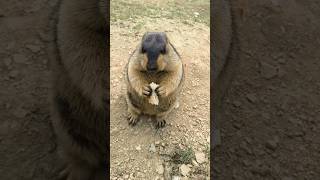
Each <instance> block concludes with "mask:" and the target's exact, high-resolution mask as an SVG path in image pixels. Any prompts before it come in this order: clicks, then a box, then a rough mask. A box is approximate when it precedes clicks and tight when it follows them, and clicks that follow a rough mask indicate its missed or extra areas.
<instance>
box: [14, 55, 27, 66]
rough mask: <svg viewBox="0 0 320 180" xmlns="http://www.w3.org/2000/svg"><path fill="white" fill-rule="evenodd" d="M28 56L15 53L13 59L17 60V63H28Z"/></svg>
mask: <svg viewBox="0 0 320 180" xmlns="http://www.w3.org/2000/svg"><path fill="white" fill-rule="evenodd" d="M27 60H28V59H27V57H26V56H24V55H22V54H15V55H13V61H14V62H15V63H22V64H23V63H26V62H27Z"/></svg>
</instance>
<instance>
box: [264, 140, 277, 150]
mask: <svg viewBox="0 0 320 180" xmlns="http://www.w3.org/2000/svg"><path fill="white" fill-rule="evenodd" d="M266 147H267V148H268V149H270V150H272V151H274V150H276V149H277V147H278V141H277V140H269V141H267V143H266Z"/></svg>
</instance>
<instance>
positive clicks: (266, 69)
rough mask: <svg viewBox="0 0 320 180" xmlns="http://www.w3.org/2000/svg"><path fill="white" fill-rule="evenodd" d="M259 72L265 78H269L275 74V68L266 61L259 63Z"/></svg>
mask: <svg viewBox="0 0 320 180" xmlns="http://www.w3.org/2000/svg"><path fill="white" fill-rule="evenodd" d="M261 74H262V76H263V77H264V78H266V79H271V78H273V77H275V76H276V75H277V69H276V68H275V67H274V66H271V65H270V64H267V63H261Z"/></svg>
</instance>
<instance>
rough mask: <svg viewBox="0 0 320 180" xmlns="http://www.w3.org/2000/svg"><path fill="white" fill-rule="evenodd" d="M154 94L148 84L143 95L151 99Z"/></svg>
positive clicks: (143, 88)
mask: <svg viewBox="0 0 320 180" xmlns="http://www.w3.org/2000/svg"><path fill="white" fill-rule="evenodd" d="M151 94H152V89H151V87H150V85H149V84H146V85H144V86H143V87H142V95H143V96H145V97H149V96H151Z"/></svg>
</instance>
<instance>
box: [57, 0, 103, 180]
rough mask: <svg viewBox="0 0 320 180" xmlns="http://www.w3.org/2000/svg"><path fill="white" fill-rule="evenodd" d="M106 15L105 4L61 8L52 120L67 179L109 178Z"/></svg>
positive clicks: (92, 0)
mask: <svg viewBox="0 0 320 180" xmlns="http://www.w3.org/2000/svg"><path fill="white" fill-rule="evenodd" d="M108 11H109V10H108V8H107V1H106V0H62V1H61V2H60V3H59V12H58V14H57V16H58V17H57V18H58V20H57V24H56V30H55V42H56V43H55V44H56V50H55V52H56V53H57V54H58V55H57V58H55V59H53V61H52V62H51V69H52V75H53V87H52V101H53V114H52V121H53V127H54V130H55V134H56V137H57V140H58V151H59V153H60V155H61V156H62V158H63V159H64V160H65V163H66V168H65V170H64V171H63V172H62V173H61V175H62V176H64V177H63V178H66V179H67V180H94V179H99V180H100V179H101V180H102V179H106V178H107V170H108V168H107V167H108V163H107V161H108V160H107V157H108V156H107V154H108V151H109V149H107V147H108V145H109V144H107V136H108V131H107V129H106V128H107V123H109V122H108V119H107V118H108V117H109V93H108V92H109V70H108V67H109V55H108V52H109V51H108V48H109V47H108V43H109V42H108V26H107V25H108V15H109V13H108Z"/></svg>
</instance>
